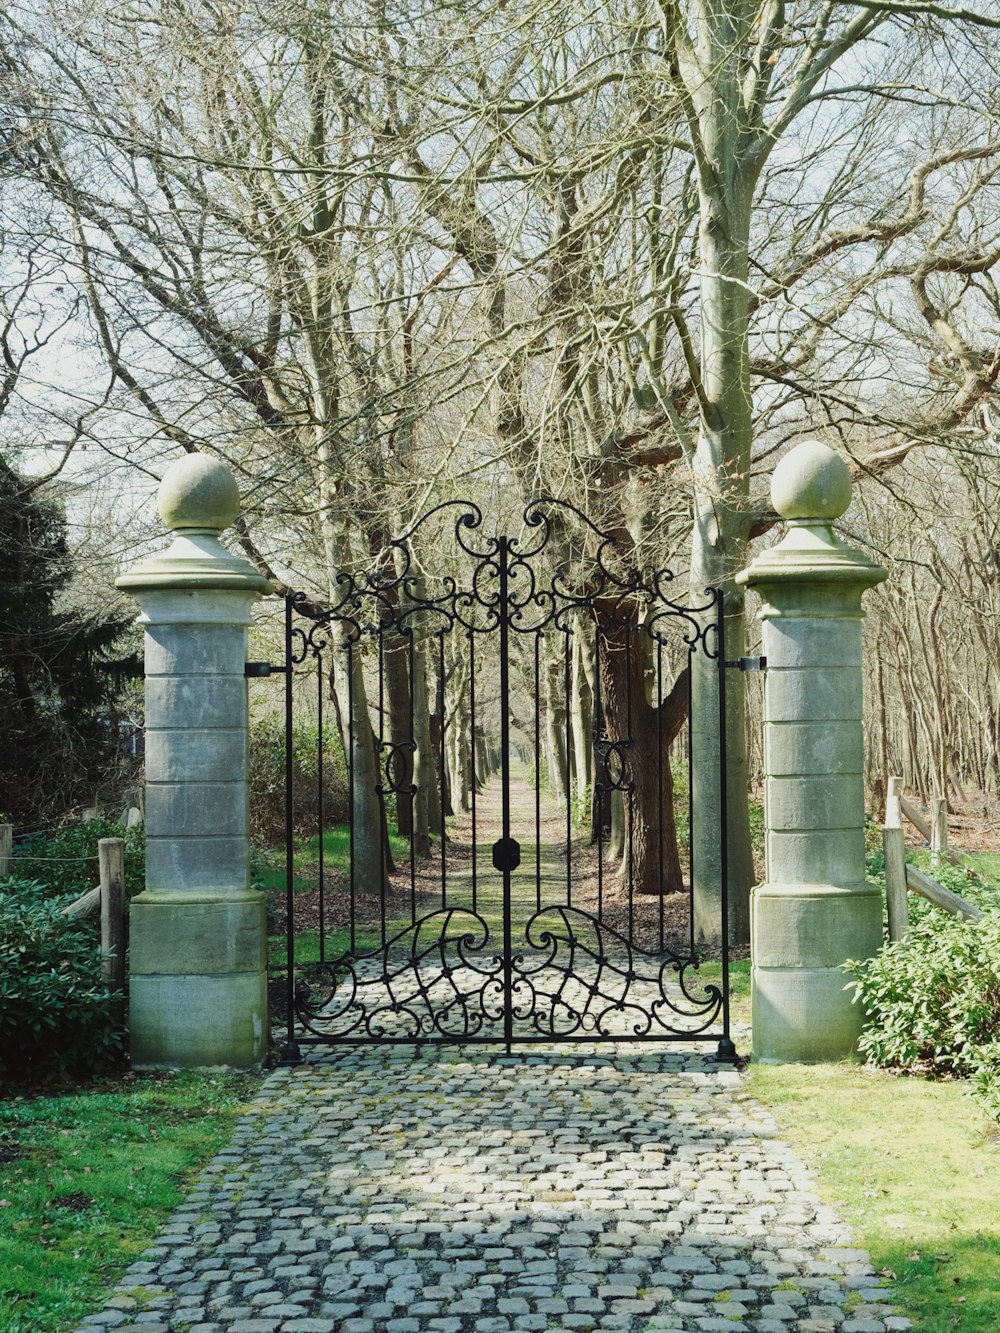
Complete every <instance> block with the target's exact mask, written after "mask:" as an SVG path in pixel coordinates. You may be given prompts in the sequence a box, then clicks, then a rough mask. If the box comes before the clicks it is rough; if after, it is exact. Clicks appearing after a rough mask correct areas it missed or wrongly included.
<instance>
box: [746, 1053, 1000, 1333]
mask: <svg viewBox="0 0 1000 1333" xmlns="http://www.w3.org/2000/svg"><path fill="white" fill-rule="evenodd" d="M747 1085H748V1088H749V1090H750V1091H751V1092H752V1093H753V1094H754V1095H755V1096H757V1097H759V1098H760V1099H761V1100H762V1101H763V1102H765V1103H766V1104H767V1105H768V1106H769V1107H771V1108H772V1110H773V1111H774V1114H775V1116H776V1118H777V1120H778V1123H779V1125H780V1126H781V1130H782V1133H783V1134H784V1136H785V1137H786V1139H787V1140H788V1142H790V1143H791V1144H792V1146H793V1147H794V1148H796V1149H797V1150H798V1151H799V1152H800V1153H801V1155H802V1156H803V1157H804V1159H805V1160H806V1161H807V1162H808V1163H809V1164H810V1166H811V1167H812V1168H813V1169H814V1170H815V1172H816V1174H817V1177H818V1180H819V1184H820V1188H821V1191H822V1194H823V1197H824V1198H825V1199H826V1200H827V1201H828V1202H830V1203H832V1204H834V1205H835V1207H836V1208H837V1209H838V1211H839V1212H840V1214H841V1216H842V1217H843V1218H844V1219H845V1220H846V1221H847V1222H849V1223H850V1224H851V1225H852V1226H853V1228H854V1230H855V1233H856V1235H857V1238H858V1241H859V1242H860V1243H861V1244H862V1245H864V1246H865V1248H866V1249H868V1250H869V1251H870V1252H871V1256H872V1261H873V1263H874V1264H875V1267H876V1268H877V1269H886V1270H888V1271H889V1272H891V1273H893V1274H895V1280H894V1281H893V1283H892V1286H893V1288H894V1290H895V1293H896V1297H897V1300H898V1303H899V1304H900V1305H901V1306H902V1307H903V1309H904V1313H905V1314H906V1315H907V1316H908V1317H909V1318H910V1319H912V1320H913V1322H914V1325H915V1327H916V1328H917V1329H919V1330H921V1331H922V1333H951V1330H958V1331H959V1333H995V1330H996V1329H997V1328H998V1327H1000V1285H998V1275H1000V1207H998V1203H997V1181H998V1179H1000V1135H998V1134H997V1132H996V1127H995V1126H993V1128H992V1132H991V1129H990V1126H989V1125H988V1124H987V1122H986V1121H985V1119H984V1117H983V1116H982V1114H981V1113H980V1112H979V1111H978V1110H977V1108H976V1106H975V1105H974V1103H973V1102H971V1101H970V1099H969V1098H968V1097H967V1096H964V1095H963V1085H962V1084H961V1083H955V1082H952V1083H935V1082H931V1081H929V1080H926V1079H921V1078H908V1077H905V1076H896V1075H893V1074H891V1073H889V1072H887V1071H883V1070H872V1069H867V1068H865V1067H862V1066H858V1065H850V1064H836V1065H808V1066H805V1065H784V1066H778V1065H757V1066H751V1068H750V1070H749V1072H748V1074H747Z"/></svg>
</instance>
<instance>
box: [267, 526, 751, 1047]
mask: <svg viewBox="0 0 1000 1333" xmlns="http://www.w3.org/2000/svg"><path fill="white" fill-rule="evenodd" d="M672 580H673V575H672V574H671V573H670V572H669V571H667V570H661V571H658V572H653V573H650V572H645V571H640V570H638V569H636V568H634V567H630V566H628V565H627V564H625V563H623V562H621V561H620V559H619V553H618V550H617V548H616V543H615V540H614V538H613V537H612V536H610V535H609V534H606V533H603V532H601V531H599V530H598V529H597V528H596V527H595V526H594V525H593V524H592V523H591V522H590V521H589V520H588V519H587V518H586V517H585V516H584V515H583V514H581V513H580V512H579V511H578V510H576V509H575V508H574V507H573V506H570V505H567V504H565V503H563V502H556V501H535V502H532V503H531V504H530V505H529V506H528V507H527V508H526V510H525V511H524V517H523V527H522V529H521V532H520V534H519V535H518V536H516V537H507V536H496V537H488V536H485V535H484V534H483V530H482V515H481V512H480V510H479V509H478V508H477V507H476V506H475V505H473V504H471V503H466V502H458V501H455V502H449V503H446V504H443V505H440V506H438V507H437V508H435V509H433V510H431V511H430V512H429V513H427V514H425V515H424V516H423V517H422V518H421V519H420V520H419V521H418V522H417V523H416V524H414V526H413V527H412V528H411V529H410V530H409V531H408V532H407V533H406V534H405V535H404V536H402V537H400V538H398V539H397V540H395V541H392V542H391V543H389V544H388V546H387V548H386V550H385V552H384V553H383V558H382V559H381V561H380V564H379V567H378V569H377V570H376V571H375V572H367V573H365V574H363V575H357V576H352V577H345V578H343V579H342V580H341V582H340V584H339V585H338V586H339V594H338V596H339V599H338V601H337V604H336V605H335V606H333V607H332V608H329V609H321V608H319V607H317V606H316V605H314V604H313V603H311V602H310V600H309V598H308V597H307V596H305V595H304V594H295V595H293V596H291V597H289V598H288V599H287V601H286V619H285V665H284V671H285V708H286V747H285V756H286V825H287V833H286V836H287V846H286V863H287V864H286V875H287V879H286V895H285V914H286V930H287V956H286V959H285V978H284V996H285V1007H286V1014H285V1022H286V1026H287V1032H286V1055H287V1056H288V1058H297V1057H298V1055H299V1053H300V1050H301V1047H302V1046H303V1045H311V1044H327V1043H329V1044H358V1043H366V1042H380V1043H381V1042H388V1043H412V1042H418V1041H419V1042H422V1041H435V1042H456V1043H459V1042H477V1043H495V1044H502V1045H503V1046H505V1047H506V1049H507V1050H508V1051H509V1050H510V1049H511V1048H512V1047H513V1046H515V1045H519V1044H522V1043H537V1042H546V1043H551V1042H556V1043H580V1042H587V1043H592V1042H602V1041H611V1042H629V1041H674V1042H686V1041H694V1040H700V1041H704V1040H706V1039H712V1040H717V1041H718V1049H719V1054H720V1055H723V1056H730V1055H732V1054H734V1048H733V1045H732V1042H731V1039H730V1032H729V999H728V963H727V958H726V950H725V949H722V950H721V952H720V960H719V966H718V969H717V972H718V975H717V976H714V977H713V979H712V980H711V981H709V980H705V979H703V978H702V976H701V975H700V973H699V971H698V967H699V960H698V955H697V950H696V948H695V923H694V902H693V890H692V883H693V875H694V866H693V864H692V862H693V850H692V848H693V838H692V832H693V828H694V821H695V820H696V819H698V818H699V811H698V810H697V809H696V808H694V807H693V805H692V803H691V801H690V797H688V801H687V805H686V810H685V803H684V802H683V800H680V799H676V797H677V792H675V788H677V789H681V788H682V785H683V781H684V780H685V779H686V777H687V774H688V772H689V770H690V759H691V755H690V739H689V738H690V735H691V729H690V725H688V726H687V727H682V726H680V725H679V719H683V718H684V717H685V716H687V717H690V711H691V707H692V691H691V688H690V681H691V671H692V667H693V666H695V665H697V663H696V662H695V659H696V658H701V659H702V662H703V663H709V664H710V666H709V667H708V669H709V670H710V671H712V672H713V673H714V674H713V678H714V679H715V681H717V686H718V689H717V695H716V698H715V699H714V701H713V709H716V710H717V715H716V717H715V718H713V719H712V721H713V728H712V730H713V731H714V730H716V729H717V730H718V732H719V735H720V745H719V756H718V762H719V767H720V775H719V776H720V789H721V792H724V791H725V706H724V688H725V686H724V679H725V672H724V667H725V663H724V661H723V654H722V653H721V651H720V648H719V645H720V644H721V642H722V636H721V624H722V621H721V617H722V599H721V594H717V593H716V592H715V591H714V590H711V589H709V590H707V591H706V594H705V598H704V600H703V601H702V602H701V603H700V604H694V605H689V604H686V603H684V602H682V601H680V600H677V599H676V598H675V597H672V596H671V595H670V594H671V593H672V592H673V591H674V590H673V586H672ZM303 689H305V691H306V693H305V694H304V695H303V693H302V690H303ZM588 699H589V705H588ZM310 701H311V702H310ZM303 710H305V712H304V711H303ZM588 712H589V716H588ZM306 715H308V727H306V728H305V729H306V730H309V731H312V730H314V731H315V734H316V736H317V738H318V753H317V755H316V768H317V774H316V782H315V792H314V795H315V804H316V816H315V835H314V837H313V839H312V840H311V841H310V840H308V839H307V838H306V836H305V835H306V832H307V830H306V829H304V827H303V823H304V820H303V816H302V812H301V810H300V809H299V799H298V798H299V792H298V791H297V788H296V767H297V761H296V747H297V745H299V748H300V749H301V735H302V732H303V729H304V724H303V717H304V716H306ZM340 736H343V737H345V738H346V741H345V742H343V743H342V742H341V740H340ZM685 738H687V739H685ZM345 752H346V753H345ZM331 765H336V766H338V767H340V766H346V775H345V774H344V773H343V772H341V773H340V774H339V776H338V781H337V782H336V783H331V782H330V780H329V779H330V776H331V774H330V768H331ZM345 779H346V780H345ZM334 789H336V790H339V791H340V792H341V793H345V791H346V799H345V801H344V805H345V808H343V809H341V810H340V811H337V810H336V809H332V810H331V808H330V793H331V790H334ZM689 790H690V784H689ZM449 812H450V817H449ZM338 815H339V817H340V818H341V819H342V820H343V822H344V824H346V825H347V830H348V831H347V835H346V836H347V838H348V843H347V847H346V855H345V853H344V850H343V849H341V850H340V851H339V852H338V850H337V847H336V846H335V845H334V844H335V843H336V836H335V835H333V834H331V832H330V827H329V826H330V824H331V822H334V821H336V819H337V817H338ZM713 818H717V819H718V829H717V834H718V837H719V839H720V846H721V847H722V849H723V853H722V879H723V881H724V880H725V852H724V849H725V844H726V828H725V802H724V800H721V799H720V800H719V804H718V814H717V816H715V815H713ZM305 822H308V821H307V820H306V821H305ZM675 824H676V827H675ZM685 824H686V828H685ZM393 826H395V827H396V830H397V831H396V832H395V833H394V832H393ZM678 848H680V849H681V850H680V852H679V851H678ZM304 862H308V865H304ZM719 889H720V896H719V904H720V906H719V918H718V922H717V933H718V937H719V938H720V939H721V940H725V939H726V938H727V937H728V923H727V912H726V893H725V883H724V882H723V883H722V884H721V885H720V886H719Z"/></svg>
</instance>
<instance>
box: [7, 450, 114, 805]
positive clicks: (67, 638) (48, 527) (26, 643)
mask: <svg viewBox="0 0 1000 1333" xmlns="http://www.w3.org/2000/svg"><path fill="white" fill-rule="evenodd" d="M72 573H73V570H72V562H71V559H70V555H69V551H68V548H67V543H66V520H65V516H64V514H63V512H62V508H61V506H60V505H59V504H58V503H54V502H52V501H47V500H41V499H39V498H38V497H37V496H36V495H35V494H33V492H32V489H31V487H30V486H29V485H28V484H27V483H26V482H25V481H24V479H23V478H21V477H20V476H19V475H18V474H17V472H16V471H15V470H14V469H13V468H12V467H11V466H10V465H9V464H8V463H7V462H6V461H4V460H3V459H0V713H2V716H3V719H4V724H3V727H2V728H0V813H2V815H3V816H4V817H5V818H6V819H7V820H9V821H11V822H13V823H14V824H16V825H22V826H23V825H25V824H35V825H37V824H38V823H39V822H40V821H44V820H46V819H48V818H51V817H53V816H58V815H60V814H62V813H63V812H65V811H66V810H67V809H68V808H70V807H71V806H73V805H74V804H76V803H78V802H80V801H88V802H89V800H90V799H91V798H92V795H93V790H94V787H95V785H97V784H99V783H100V782H101V780H102V778H103V777H104V776H105V775H106V774H107V773H108V771H109V769H110V768H111V767H113V765H114V764H115V763H116V762H117V759H118V749H119V743H118V742H119V736H118V732H119V727H118V721H117V714H116V710H115V708H114V701H115V697H116V695H117V694H118V693H119V691H120V689H121V684H122V681H123V679H124V678H125V677H127V676H128V675H130V674H132V673H134V671H135V670H136V668H137V659H136V658H135V656H134V655H132V656H123V641H124V638H125V635H126V632H127V630H128V628H129V626H130V624H131V619H132V618H131V616H108V615H102V614H93V613H87V612H84V611H81V610H80V609H78V608H73V607H72V606H71V605H70V604H68V603H67V602H66V600H65V598H66V593H67V589H68V585H69V583H70V580H71V577H72ZM116 653H117V655H118V656H117V660H115V654H116Z"/></svg>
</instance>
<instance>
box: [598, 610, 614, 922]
mask: <svg viewBox="0 0 1000 1333" xmlns="http://www.w3.org/2000/svg"><path fill="white" fill-rule="evenodd" d="M593 730H594V741H595V745H594V806H595V816H594V817H595V818H596V820H597V919H598V921H600V919H601V917H602V916H603V915H604V790H603V789H604V788H605V787H606V786H608V781H607V779H608V769H607V765H606V764H605V767H604V771H603V773H599V771H598V770H599V762H600V758H599V757H600V753H601V747H599V746H598V745H597V744H596V742H598V741H603V740H604V739H605V737H604V703H603V700H602V699H601V626H600V623H598V624H597V626H596V629H595V631H594V721H593ZM599 788H600V789H601V790H600V794H598V789H599ZM607 797H608V809H609V811H610V812H611V814H612V818H613V817H614V811H613V801H612V797H611V791H610V788H609V789H608V792H607Z"/></svg>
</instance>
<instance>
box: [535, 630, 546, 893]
mask: <svg viewBox="0 0 1000 1333" xmlns="http://www.w3.org/2000/svg"><path fill="white" fill-rule="evenodd" d="M543 637H544V636H543V634H542V631H541V630H536V632H535V911H536V912H540V911H541V910H542V750H543V746H542V733H541V719H542V678H541V654H542V638H543ZM547 683H548V682H547V681H546V684H547ZM546 705H548V700H547V699H546Z"/></svg>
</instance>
